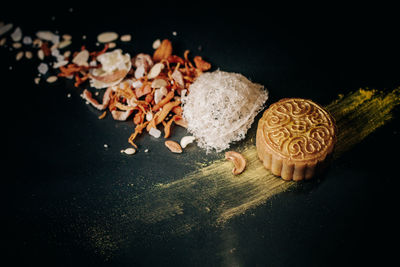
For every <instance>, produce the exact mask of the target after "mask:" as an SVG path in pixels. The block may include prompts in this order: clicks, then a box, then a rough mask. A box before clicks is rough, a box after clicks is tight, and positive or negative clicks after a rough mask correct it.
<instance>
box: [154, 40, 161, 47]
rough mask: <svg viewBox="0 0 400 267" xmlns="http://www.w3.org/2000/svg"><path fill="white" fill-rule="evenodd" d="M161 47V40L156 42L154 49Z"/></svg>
mask: <svg viewBox="0 0 400 267" xmlns="http://www.w3.org/2000/svg"><path fill="white" fill-rule="evenodd" d="M160 45H161V40H160V39H157V40H155V41H154V42H153V49H157V48H159V47H160Z"/></svg>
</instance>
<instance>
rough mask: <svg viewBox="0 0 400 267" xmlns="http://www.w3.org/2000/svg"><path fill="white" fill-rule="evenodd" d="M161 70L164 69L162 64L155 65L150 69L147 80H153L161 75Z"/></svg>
mask: <svg viewBox="0 0 400 267" xmlns="http://www.w3.org/2000/svg"><path fill="white" fill-rule="evenodd" d="M163 68H164V64H163V63H161V62H160V63H157V64H155V65H154V66H153V67H152V68H151V70H150V72H149V74H148V75H147V78H148V79H154V78H155V77H157V76H158V75H159V74H160V73H161V71H162V69H163Z"/></svg>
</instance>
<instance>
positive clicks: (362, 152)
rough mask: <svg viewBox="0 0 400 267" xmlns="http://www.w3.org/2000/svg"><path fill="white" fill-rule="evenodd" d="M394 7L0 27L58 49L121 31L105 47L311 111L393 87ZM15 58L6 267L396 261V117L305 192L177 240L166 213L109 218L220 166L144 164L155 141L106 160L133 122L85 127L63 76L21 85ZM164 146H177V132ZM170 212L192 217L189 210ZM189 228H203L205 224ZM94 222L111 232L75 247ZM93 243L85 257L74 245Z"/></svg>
mask: <svg viewBox="0 0 400 267" xmlns="http://www.w3.org/2000/svg"><path fill="white" fill-rule="evenodd" d="M175 5H177V4H175ZM310 8H311V7H310ZM393 11H394V10H391V9H390V8H387V9H380V8H372V7H371V8H369V9H364V7H358V8H356V9H352V10H350V9H349V8H348V7H346V8H345V7H337V8H336V9H335V10H333V9H332V8H329V11H328V10H327V9H326V8H321V9H318V10H317V11H315V12H314V11H313V12H311V10H309V11H308V12H303V11H301V12H300V10H296V12H291V13H287V12H283V11H282V10H280V12H279V11H277V10H275V9H272V8H269V7H262V8H261V7H260V8H241V7H235V8H229V9H225V8H224V6H223V5H222V4H221V5H218V6H216V8H213V9H211V8H210V9H209V8H207V7H200V8H199V9H196V10H194V11H193V10H192V9H184V8H182V7H176V6H174V5H173V4H171V5H168V4H164V5H163V6H161V7H159V6H157V5H155V4H154V6H152V5H151V6H145V5H140V6H138V7H136V8H134V7H132V8H124V7H122V6H118V7H109V6H107V7H96V8H78V7H76V8H73V9H72V10H70V8H68V7H65V8H61V7H57V6H54V8H52V9H45V8H38V7H36V9H33V10H32V9H30V8H28V7H27V8H24V7H19V8H14V9H12V8H10V9H9V10H8V9H7V8H6V9H5V10H2V11H1V12H0V13H1V14H0V20H2V21H4V22H12V23H14V25H15V26H20V27H21V28H22V30H23V33H24V34H27V35H28V34H29V35H31V36H33V35H34V33H35V32H36V31H38V30H52V31H58V32H59V34H64V33H68V34H71V35H72V36H73V44H72V46H71V50H72V49H79V47H80V46H81V45H87V46H88V47H90V46H92V47H93V44H94V43H95V42H96V41H95V40H96V36H97V34H99V33H101V32H104V31H116V32H118V33H120V34H125V33H129V34H131V35H132V41H131V42H130V43H129V44H120V45H119V47H120V48H122V49H123V50H124V51H126V52H129V53H131V55H134V54H136V53H138V52H146V53H152V51H153V50H152V48H151V44H152V42H153V41H154V40H155V39H157V38H161V39H163V38H169V39H170V40H171V41H172V42H173V44H174V51H176V53H177V54H180V55H182V54H183V51H184V50H185V49H190V50H191V51H193V54H198V55H201V56H203V57H204V58H205V59H206V60H209V61H210V62H211V63H212V65H213V66H214V68H220V69H221V70H225V71H231V72H239V73H242V74H243V75H245V76H246V77H248V78H249V79H251V80H252V81H254V82H258V83H261V84H263V85H265V86H266V87H267V88H268V90H269V92H270V98H269V100H268V102H267V105H269V104H270V103H272V102H274V101H276V100H278V99H280V98H283V97H303V98H310V99H313V100H314V101H316V102H319V103H321V104H322V105H326V104H328V103H330V102H331V101H333V100H334V99H336V98H337V96H338V94H346V93H348V92H350V91H355V90H358V89H359V88H367V87H368V88H375V89H379V90H389V91H390V90H393V89H394V88H396V87H398V86H400V67H399V66H400V64H399V62H400V61H399V60H400V52H399V46H398V41H397V37H398V29H399V22H398V19H397V18H396V17H395V16H394V15H395V14H394V12H393ZM173 32H176V33H177V34H176V35H174V34H173ZM83 35H85V36H86V39H82V36H83ZM15 54H16V52H15V50H13V51H10V49H8V48H4V47H0V58H1V63H0V68H1V71H0V73H1V77H2V79H1V89H2V92H3V102H4V103H5V104H6V105H5V107H6V108H5V109H3V112H2V115H3V116H2V117H3V127H2V129H3V130H2V131H3V132H5V133H6V135H5V136H6V137H5V138H3V146H5V147H6V155H5V158H6V161H5V162H4V161H3V162H4V163H3V164H4V165H5V167H6V168H5V171H4V172H3V175H2V180H3V182H4V183H3V186H2V189H3V194H2V195H3V197H4V201H3V204H4V205H5V209H4V210H5V211H6V213H5V214H3V216H2V218H3V219H4V220H5V221H6V222H7V227H6V228H3V229H4V232H5V234H6V235H5V236H6V237H7V240H9V241H7V242H2V243H3V245H4V246H5V247H6V248H5V250H4V251H5V252H7V254H8V255H9V256H10V257H11V258H12V262H13V263H14V264H13V265H24V266H30V265H33V264H34V263H35V264H44V263H50V264H53V265H54V266H64V265H66V266H102V265H107V266H108V265H111V266H167V265H168V266H169V265H171V266H331V265H338V264H339V265H350V264H353V263H356V264H360V263H369V262H372V261H376V262H380V263H383V262H386V263H387V262H392V260H395V262H396V259H397V257H396V250H395V246H394V245H393V244H395V243H396V241H397V238H396V234H397V232H398V224H397V219H396V218H397V217H398V216H397V211H398V205H397V203H398V201H397V195H398V187H397V180H398V179H399V175H398V172H397V165H398V156H397V154H395V153H396V151H397V150H398V147H399V132H400V131H399V130H400V129H399V122H400V121H399V115H400V114H399V112H398V109H396V110H395V118H394V119H393V120H392V121H390V122H388V123H387V124H386V125H384V126H383V127H381V128H379V129H378V130H376V131H375V132H373V133H372V134H371V135H369V136H368V137H367V138H365V139H364V140H363V141H362V142H361V143H359V144H357V145H356V146H354V147H353V148H352V149H351V150H350V151H347V152H346V153H344V154H343V155H342V156H341V157H340V158H338V159H336V160H335V161H334V162H333V163H332V165H331V168H330V169H329V171H328V172H327V173H326V174H325V175H324V177H320V178H318V179H316V180H318V181H317V182H311V183H305V184H304V185H302V186H299V187H298V188H297V189H296V190H289V191H287V192H283V193H281V194H278V195H276V196H274V197H273V198H271V199H269V200H268V201H267V202H266V203H265V204H262V205H259V206H258V207H256V208H254V209H252V210H249V211H247V212H246V213H244V214H242V215H240V216H236V217H234V218H232V219H231V220H229V221H227V222H226V223H224V225H223V226H215V225H213V224H209V223H202V222H200V223H199V226H198V227H196V228H194V229H192V230H190V231H185V232H184V233H178V232H179V231H177V229H175V228H174V227H176V226H177V225H180V224H179V220H180V219H181V217H180V215H179V214H177V215H176V216H172V217H170V218H166V219H165V220H160V221H158V222H156V223H148V222H141V221H140V220H138V221H130V220H127V219H121V218H120V217H118V216H123V214H124V212H123V211H121V209H122V208H118V207H122V203H126V202H124V200H126V199H127V198H134V197H135V196H136V197H137V196H143V195H145V196H146V197H147V198H148V199H146V200H143V201H142V202H144V201H149V202H151V201H153V199H152V196H151V192H152V188H154V187H155V186H157V184H162V183H168V182H171V181H174V180H175V179H181V178H183V177H184V174H185V173H188V172H190V171H191V170H192V169H193V167H191V165H193V166H194V165H195V164H196V163H198V162H199V161H201V162H210V161H212V160H213V159H216V158H219V157H221V154H215V153H214V154H213V153H212V154H209V155H207V154H205V152H204V151H202V150H201V149H199V148H192V149H191V150H190V153H189V152H188V153H187V159H185V161H186V163H182V162H181V161H179V160H177V158H176V157H175V156H174V155H172V154H169V153H166V152H165V151H163V153H160V152H157V151H160V150H161V148H162V146H163V143H162V142H163V140H162V139H159V140H156V139H154V138H150V137H149V136H143V137H141V138H140V139H139V143H140V145H142V146H143V147H147V148H148V149H149V152H148V153H147V154H145V153H144V152H141V153H138V154H137V155H134V156H133V157H127V156H126V155H123V154H121V153H120V150H121V149H123V148H125V147H127V146H128V144H127V138H128V137H129V135H130V133H132V132H133V125H132V123H128V122H116V121H113V120H112V119H111V118H110V117H108V118H106V119H104V120H98V119H97V116H98V115H99V113H98V112H97V111H96V110H94V109H92V108H90V107H89V106H87V105H85V104H84V102H83V101H82V99H80V97H79V90H78V89H76V88H74V87H73V85H72V82H70V81H68V80H58V81H57V82H56V83H55V84H46V83H45V82H41V83H40V85H39V86H38V85H35V84H34V82H33V79H34V78H35V77H36V76H37V69H36V68H37V65H38V64H39V61H38V59H36V58H34V59H32V60H30V61H29V60H21V61H18V62H17V61H15ZM10 67H11V68H10ZM4 93H5V94H4ZM67 94H71V98H68V97H67ZM254 127H255V124H254V125H253V127H252V129H254ZM250 132H251V133H254V130H253V131H252V130H250ZM176 134H177V136H183V134H184V131H181V130H179V131H177V133H176ZM104 144H107V145H108V148H105V147H104ZM233 147H235V146H233ZM396 147H397V148H396ZM393 148H394V149H393ZM4 184H5V185H4ZM237 197H238V198H240V195H238V196H237ZM130 208H131V209H134V207H130ZM184 212H185V216H191V212H195V211H194V210H190V208H188V210H185V211H184ZM125 216H129V214H128V215H126V214H125ZM193 216H194V217H197V218H200V219H201V220H204V221H207V217H206V216H207V215H198V214H193ZM121 222H129V223H130V225H126V224H123V223H121ZM94 225H102V226H103V227H104V228H103V229H113V231H111V232H106V231H104V232H101V231H100V230H99V229H97V232H93V233H92V235H88V234H87V233H88V232H89V231H91V230H93V226H94ZM93 231H95V230H93ZM112 235H118V236H123V237H124V239H123V242H122V243H119V244H118V246H116V247H113V246H115V245H114V244H113V243H112V242H107V241H109V240H112V239H113V236H112ZM89 238H92V239H93V240H88V239H89ZM92 241H93V242H97V244H98V246H89V245H87V244H89V243H93V242H92Z"/></svg>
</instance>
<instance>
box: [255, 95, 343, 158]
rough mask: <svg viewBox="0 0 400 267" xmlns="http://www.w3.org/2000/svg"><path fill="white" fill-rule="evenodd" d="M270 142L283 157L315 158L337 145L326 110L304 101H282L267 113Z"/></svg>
mask: <svg viewBox="0 0 400 267" xmlns="http://www.w3.org/2000/svg"><path fill="white" fill-rule="evenodd" d="M262 120H264V121H265V124H264V126H263V132H264V136H265V139H266V141H267V143H268V144H269V145H270V146H271V148H272V149H273V150H274V151H276V152H277V153H279V154H280V155H281V156H282V157H285V158H291V159H294V160H308V159H314V158H315V157H316V156H319V155H320V154H321V153H324V151H325V150H326V149H327V148H329V147H330V146H331V145H332V143H333V142H334V137H335V125H334V122H333V120H332V118H331V116H330V115H329V113H328V112H327V111H325V110H324V109H323V108H321V107H320V106H318V105H317V104H315V103H313V102H312V101H310V100H305V99H295V98H292V99H283V100H281V101H279V102H278V103H276V104H274V105H271V107H270V108H269V109H268V111H267V112H266V113H265V114H264V116H263V118H262Z"/></svg>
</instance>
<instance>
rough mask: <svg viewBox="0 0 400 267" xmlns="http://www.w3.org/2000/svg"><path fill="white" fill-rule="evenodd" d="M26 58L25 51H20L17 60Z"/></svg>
mask: <svg viewBox="0 0 400 267" xmlns="http://www.w3.org/2000/svg"><path fill="white" fill-rule="evenodd" d="M23 56H24V51H19V52H18V53H17V55H16V56H15V60H17V61H18V60H20V59H21V58H22V57H23Z"/></svg>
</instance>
